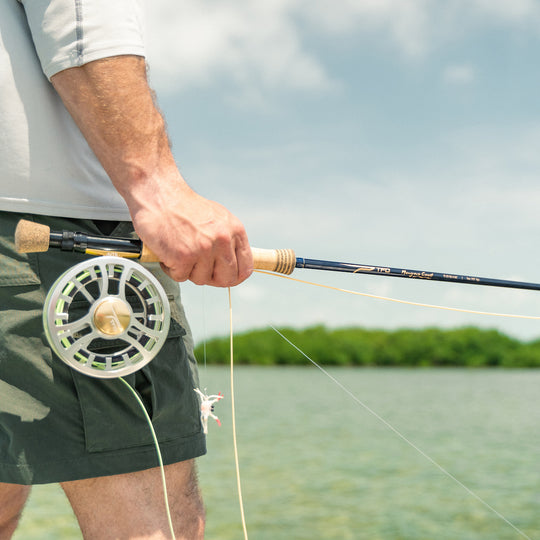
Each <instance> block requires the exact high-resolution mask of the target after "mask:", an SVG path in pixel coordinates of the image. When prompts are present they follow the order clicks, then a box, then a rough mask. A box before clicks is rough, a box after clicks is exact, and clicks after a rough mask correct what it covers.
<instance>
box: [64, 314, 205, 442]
mask: <svg viewBox="0 0 540 540" xmlns="http://www.w3.org/2000/svg"><path fill="white" fill-rule="evenodd" d="M184 335H185V330H184V328H183V327H182V326H181V325H180V324H178V322H176V321H175V320H174V319H173V320H171V327H170V331H169V335H168V337H167V340H166V342H165V344H164V345H163V347H162V349H161V350H160V352H159V354H158V355H157V356H156V357H155V358H154V359H153V360H152V361H151V362H150V363H149V364H147V365H146V366H145V367H144V368H142V369H141V370H139V371H137V372H135V373H132V374H131V375H129V376H127V377H124V378H125V380H126V381H127V382H128V383H129V384H130V385H131V386H132V387H133V388H135V390H136V391H137V393H138V394H139V396H140V397H141V399H142V401H143V403H144V404H145V408H146V409H147V411H148V413H149V415H150V417H151V418H152V423H153V425H154V429H155V431H156V434H157V437H158V439H159V441H160V442H161V443H162V442H165V441H170V440H174V439H180V438H187V437H191V436H194V435H196V434H198V433H200V417H199V403H198V400H197V397H196V394H195V392H194V388H195V381H194V378H193V373H192V370H191V368H190V365H189V358H188V354H187V352H186V347H185V345H184V340H183V336H184ZM104 346H111V343H110V342H109V344H106V343H105V344H104ZM72 377H73V380H74V382H75V387H76V390H77V394H78V398H79V403H80V407H81V414H82V417H83V423H84V431H85V444H86V449H87V450H88V451H89V452H107V451H115V450H121V449H127V448H135V447H138V446H143V445H150V444H152V443H153V439H152V436H151V433H150V430H149V427H148V424H147V422H146V419H145V416H144V413H143V412H142V410H141V408H140V405H139V404H138V403H137V401H136V400H135V397H134V396H133V395H132V394H131V392H130V391H129V390H128V389H127V388H126V387H125V385H124V384H123V383H122V381H120V380H118V379H97V378H93V377H88V376H86V375H83V374H82V373H78V372H76V371H72Z"/></svg>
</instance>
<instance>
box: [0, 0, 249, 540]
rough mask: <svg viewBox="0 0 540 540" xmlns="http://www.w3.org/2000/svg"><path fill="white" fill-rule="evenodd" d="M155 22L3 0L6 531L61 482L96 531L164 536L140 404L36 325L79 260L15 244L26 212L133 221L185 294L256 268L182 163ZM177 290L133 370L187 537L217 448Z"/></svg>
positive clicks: (1, 477) (114, 8) (105, 0)
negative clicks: (150, 58)
mask: <svg viewBox="0 0 540 540" xmlns="http://www.w3.org/2000/svg"><path fill="white" fill-rule="evenodd" d="M179 9H180V8H179ZM142 19H143V15H142V12H141V6H140V5H139V1H138V0H114V1H110V0H75V1H73V0H26V1H25V0H2V2H0V121H1V128H0V185H1V186H2V190H1V192H0V390H1V393H0V395H1V396H2V397H1V399H0V482H1V483H0V539H4V538H10V537H11V535H12V533H13V531H14V530H15V528H16V526H17V522H18V519H19V516H20V513H21V511H22V508H23V505H24V503H25V501H26V499H27V497H28V494H29V490H30V485H31V484H36V483H49V482H60V483H61V485H62V487H63V489H64V491H65V493H66V494H67V496H68V499H69V501H70V503H71V505H72V507H73V509H74V511H75V514H76V516H77V519H78V521H79V524H80V526H81V529H82V532H83V535H84V537H85V538H90V539H91V538H96V539H100V540H103V539H107V538H135V537H136V538H167V537H169V536H168V526H167V518H166V514H165V510H164V507H163V495H162V491H161V490H162V488H161V481H160V476H159V471H158V470H157V469H156V463H157V462H156V458H155V449H154V448H153V446H152V444H151V441H150V439H149V437H148V435H147V433H146V432H145V427H144V422H143V421H142V419H141V414H140V411H139V412H137V410H136V405H134V404H133V403H132V402H130V399H129V397H127V396H126V394H125V390H123V389H122V386H121V384H120V382H119V381H117V380H114V379H112V380H101V379H93V378H89V377H85V376H84V375H82V374H79V373H75V372H73V371H72V370H70V368H69V367H68V366H66V365H65V364H64V363H63V362H62V361H61V360H60V359H58V358H57V357H55V356H54V355H53V354H52V353H51V352H50V349H49V348H48V346H47V341H46V338H45V336H44V333H43V330H42V328H41V321H40V319H41V313H40V306H42V303H43V300H44V297H45V294H46V292H47V290H48V288H49V287H50V286H51V284H52V283H53V282H54V280H55V279H56V278H57V277H58V276H59V275H60V274H61V273H62V272H63V271H65V270H66V269H67V268H69V267H70V266H72V265H73V264H75V263H76V262H78V261H80V260H83V259H82V256H81V255H78V254H66V253H56V254H52V253H43V254H39V255H35V254H30V255H20V254H17V253H16V252H15V250H14V247H13V232H14V227H15V225H16V223H17V221H18V220H19V219H20V218H21V217H25V218H26V219H33V220H35V221H36V222H40V223H45V224H47V225H49V226H51V228H53V229H57V228H70V229H72V230H81V229H85V230H88V231H89V232H92V233H94V234H96V233H98V232H99V231H101V232H104V233H107V234H109V233H112V232H114V233H115V234H119V233H122V234H123V235H125V234H127V233H128V232H131V230H132V229H130V227H131V223H130V222H132V224H133V227H134V230H135V232H136V233H137V234H138V235H139V237H140V238H141V239H142V240H143V242H144V243H145V244H146V245H147V246H148V247H149V248H150V249H151V250H152V251H153V252H155V253H156V254H157V255H158V256H159V258H160V260H161V261H162V263H161V268H162V269H163V272H160V270H159V268H158V269H157V270H156V275H158V277H159V279H160V280H161V281H162V283H163V284H164V287H165V288H166V290H167V292H168V294H169V295H170V296H171V297H174V302H176V300H177V299H178V291H177V289H178V287H177V285H176V283H175V282H179V281H185V280H191V281H192V282H194V283H196V284H208V285H214V286H220V287H227V286H233V285H236V284H238V283H240V282H242V281H243V280H244V279H246V278H247V277H248V276H249V275H250V273H251V271H252V257H251V251H250V248H249V243H248V240H247V236H246V233H245V230H244V228H243V226H242V224H241V223H240V222H239V221H238V220H237V219H236V218H235V217H234V216H233V215H232V214H231V213H230V212H229V211H227V210H226V209H225V208H223V207H222V206H220V205H219V204H217V203H215V202H212V201H209V200H207V199H205V198H203V197H201V196H199V195H198V194H197V193H195V192H194V191H193V190H192V189H191V188H190V187H189V186H188V185H187V184H186V182H185V181H184V179H183V178H182V176H181V174H180V172H179V171H178V168H177V166H176V164H175V162H174V159H173V157H172V154H171V150H170V147H169V141H168V138H167V134H166V131H165V126H164V121H163V119H162V116H161V114H160V113H159V111H158V109H157V108H156V106H155V103H154V100H153V94H152V91H151V90H150V89H149V87H148V83H147V80H146V70H147V66H146V63H145V58H144V44H143V39H142V31H141V20H142ZM165 274H167V275H165ZM173 280H174V281H173ZM174 302H173V303H172V305H171V311H172V313H173V321H172V322H171V324H172V326H171V328H172V329H173V330H172V333H171V334H170V336H169V339H168V340H167V341H168V344H166V345H165V346H164V347H163V349H162V350H161V351H160V353H159V355H158V356H157V357H156V358H155V359H154V360H153V361H152V362H150V364H148V365H147V366H145V367H144V368H143V369H142V370H141V371H139V372H137V373H135V374H133V375H132V376H130V377H129V378H128V379H129V382H130V384H132V385H133V386H134V387H135V388H136V389H137V390H138V392H139V393H140V394H141V396H142V397H143V398H144V400H145V403H146V404H147V406H148V407H149V409H150V412H151V413H152V415H153V420H154V426H155V428H156V431H157V434H158V438H159V439H160V443H161V447H162V452H163V455H164V460H165V463H166V467H165V469H166V475H167V480H168V487H169V491H170V494H169V498H170V503H171V510H172V515H173V522H174V525H175V530H176V534H177V538H190V539H192V538H202V537H203V530H204V510H203V506H202V502H201V497H200V494H199V490H198V487H197V482H196V477H195V471H194V464H193V459H194V458H195V457H197V456H199V455H201V454H203V453H204V452H205V442H204V435H203V434H202V430H201V424H200V418H199V412H198V400H197V397H196V394H195V392H194V391H193V388H194V387H196V384H197V374H196V368H195V365H194V359H193V357H192V347H191V338H190V335H189V329H188V327H187V324H186V323H185V319H184V316H183V312H182V310H181V306H179V305H178V304H177V303H174Z"/></svg>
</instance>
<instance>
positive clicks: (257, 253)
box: [139, 246, 296, 274]
mask: <svg viewBox="0 0 540 540" xmlns="http://www.w3.org/2000/svg"><path fill="white" fill-rule="evenodd" d="M251 253H252V254H253V268H255V270H268V271H269V272H277V273H279V274H292V271H293V270H294V268H295V265H296V256H295V254H294V251H293V250H292V249H260V248H251ZM139 260H140V261H141V262H159V259H158V257H157V255H156V254H155V253H154V252H152V251H151V250H150V249H148V248H147V247H146V246H143V249H142V253H141V257H140V259H139Z"/></svg>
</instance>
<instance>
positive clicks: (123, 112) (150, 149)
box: [51, 56, 252, 287]
mask: <svg viewBox="0 0 540 540" xmlns="http://www.w3.org/2000/svg"><path fill="white" fill-rule="evenodd" d="M51 82H52V83H53V85H54V87H55V89H56V91H57V92H58V93H59V95H60V97H61V98H62V100H63V102H64V104H65V106H66V107H67V109H68V110H69V112H70V113H71V115H72V116H73V118H74V119H75V122H76V123H77V125H78V126H79V128H80V130H81V131H82V133H83V135H84V136H85V138H86V140H87V141H88V143H89V145H90V147H91V148H92V150H93V151H94V153H95V154H96V156H97V157H98V159H99V160H100V162H101V164H102V165H103V167H104V168H105V170H106V172H107V174H108V175H109V176H110V178H111V180H112V182H113V184H114V186H115V188H116V189H117V190H118V192H119V193H120V194H121V195H122V197H123V198H124V199H125V201H126V203H127V205H128V208H129V210H130V213H131V217H132V220H133V224H134V226H135V231H136V232H137V234H138V235H139V236H140V238H141V239H142V240H143V242H144V243H145V244H146V245H147V246H148V247H149V248H150V249H151V250H152V251H153V252H154V253H156V255H158V257H159V258H160V260H161V261H162V266H163V267H164V270H165V271H166V272H167V273H168V274H169V275H170V276H171V277H172V278H173V279H175V280H176V281H185V280H188V279H189V280H191V281H193V282H194V283H196V284H198V285H202V284H207V285H215V286H220V287H226V286H232V285H236V284H238V283H240V282H241V281H243V280H244V279H246V278H247V277H249V275H250V274H251V272H252V257H251V250H250V247H249V243H248V239H247V235H246V232H245V230H244V227H243V225H242V224H241V223H240V221H239V220H238V219H237V218H236V217H234V216H233V215H232V214H231V213H230V212H229V211H228V210H227V209H225V208H224V207H223V206H221V205H219V204H218V203H215V202H213V201H210V200H208V199H205V198H203V197H201V196H199V195H197V194H196V193H195V192H194V191H193V190H192V189H191V188H190V187H189V186H188V185H187V184H186V182H185V181H184V179H183V178H182V176H181V174H180V172H179V170H178V168H177V166H176V164H175V162H174V158H173V156H172V153H171V150H170V146H169V140H168V136H167V133H166V129H165V123H164V121H163V118H162V116H161V113H160V112H159V110H158V109H157V107H156V106H155V103H154V99H153V93H152V91H151V89H150V88H149V87H148V83H147V79H146V64H145V60H144V59H143V58H141V57H138V56H117V57H112V58H105V59H102V60H97V61H94V62H90V63H88V64H86V65H84V66H82V67H76V68H70V69H66V70H64V71H61V72H59V73H57V74H56V75H53V76H52V77H51Z"/></svg>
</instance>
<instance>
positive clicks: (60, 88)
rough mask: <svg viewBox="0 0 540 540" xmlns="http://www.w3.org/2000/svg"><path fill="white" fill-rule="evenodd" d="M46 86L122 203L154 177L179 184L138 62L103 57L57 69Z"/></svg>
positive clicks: (131, 199) (133, 197)
mask: <svg viewBox="0 0 540 540" xmlns="http://www.w3.org/2000/svg"><path fill="white" fill-rule="evenodd" d="M51 82H52V83H53V85H54V87H55V89H56V90H57V92H58V93H59V94H60V96H61V98H62V100H63V102H64V104H65V106H66V107H67V109H68V110H69V112H70V113H71V115H72V116H73V118H74V120H75V122H76V123H77V125H78V126H79V128H80V129H81V131H82V132H83V134H84V136H85V138H86V139H87V141H88V143H89V144H90V146H91V148H92V150H93V151H94V153H95V154H96V156H97V158H98V159H99V161H100V162H101V164H102V165H103V167H104V168H105V170H106V172H107V174H108V175H109V177H110V178H111V180H112V182H113V184H114V185H115V187H116V189H117V190H118V191H119V192H120V194H121V195H122V196H123V197H124V198H125V199H126V201H127V202H128V205H130V204H131V205H136V199H137V198H138V193H139V191H140V192H141V196H144V195H143V194H144V193H145V192H146V191H147V190H152V184H154V183H155V182H157V181H158V179H160V180H159V181H165V179H167V181H170V182H179V183H181V184H182V183H183V180H182V179H181V177H180V174H179V173H178V170H177V168H176V165H175V163H174V159H173V157H172V154H171V151H170V147H169V140H168V136H167V133H166V130H165V122H164V120H163V118H162V116H161V114H160V112H159V110H158V109H157V107H156V106H155V103H154V99H153V94H152V92H151V90H150V88H149V87H148V83H147V79H146V64H145V61H144V59H143V58H141V57H137V56H119V57H113V58H105V59H103V60H98V61H95V62H90V63H88V64H86V65H84V66H82V67H78V68H72V69H67V70H65V71H61V72H60V73H57V74H56V75H54V76H53V77H52V78H51Z"/></svg>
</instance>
